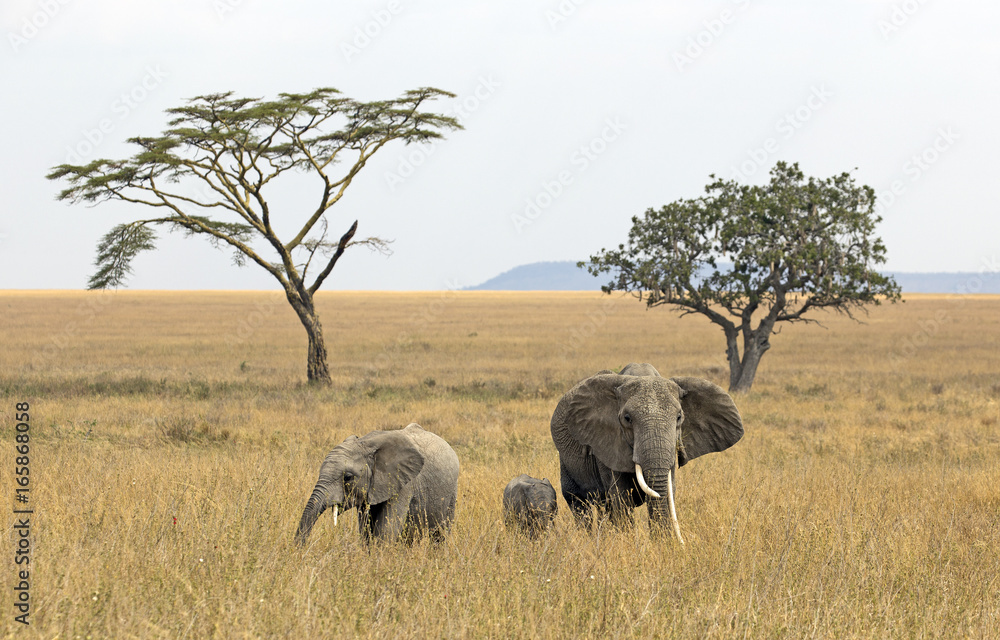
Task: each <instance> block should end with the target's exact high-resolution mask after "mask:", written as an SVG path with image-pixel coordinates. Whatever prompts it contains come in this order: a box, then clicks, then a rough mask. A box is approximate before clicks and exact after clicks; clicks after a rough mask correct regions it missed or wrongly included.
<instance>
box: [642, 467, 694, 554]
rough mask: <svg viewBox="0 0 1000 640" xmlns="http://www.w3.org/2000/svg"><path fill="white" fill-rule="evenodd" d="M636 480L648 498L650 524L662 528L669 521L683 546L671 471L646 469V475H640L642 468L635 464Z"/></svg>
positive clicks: (666, 469)
mask: <svg viewBox="0 0 1000 640" xmlns="http://www.w3.org/2000/svg"><path fill="white" fill-rule="evenodd" d="M647 475H648V479H647V478H646V476H647ZM636 479H637V480H639V486H640V487H642V490H643V491H645V493H646V494H647V495H648V496H649V516H650V523H651V524H652V525H653V526H654V527H655V526H663V525H665V524H666V522H667V520H668V519H669V521H670V525H671V528H672V529H673V532H674V534H675V535H676V536H677V540H678V541H680V543H681V544H684V538H683V537H682V536H681V527H680V523H679V522H678V521H677V508H676V506H675V505H674V486H673V469H669V468H663V469H655V468H654V469H647V470H646V473H645V474H642V468H641V467H640V466H639V465H638V464H637V465H636ZM647 483H648V485H647ZM643 485H647V486H643ZM647 488H648V489H649V490H648V491H647V490H646V489H647Z"/></svg>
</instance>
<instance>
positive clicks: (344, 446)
mask: <svg viewBox="0 0 1000 640" xmlns="http://www.w3.org/2000/svg"><path fill="white" fill-rule="evenodd" d="M457 495H458V456H457V455H455V451H454V450H453V449H452V448H451V446H449V445H448V443H447V442H445V441H444V440H442V439H441V438H440V437H438V436H436V435H434V434H433V433H430V432H428V431H424V430H423V429H422V428H421V427H420V425H418V424H416V423H412V424H410V425H409V426H408V427H406V428H405V429H398V430H395V431H372V432H371V433H369V434H368V435H366V436H364V437H361V438H359V437H358V436H350V437H349V438H347V439H346V440H344V441H343V442H341V443H340V444H339V445H337V446H336V447H335V448H334V449H333V451H331V452H330V453H328V454H327V456H326V458H325V459H324V460H323V464H322V465H321V466H320V469H319V481H318V482H316V487H315V488H314V489H313V492H312V495H311V496H310V497H309V502H307V503H306V508H305V510H304V511H303V512H302V519H301V520H300V521H299V528H298V530H297V531H296V533H295V539H296V541H297V542H298V543H299V544H305V541H306V538H307V537H308V536H309V532H310V531H311V530H312V528H313V525H314V524H316V519H317V518H319V516H320V514H322V513H323V511H325V510H326V509H328V508H333V524H334V525H336V524H337V515H338V512H339V511H340V510H344V511H346V510H347V509H351V508H352V507H357V509H358V528H359V530H360V531H361V538H362V540H364V541H365V542H366V543H367V542H372V541H373V540H385V541H395V540H399V541H402V542H405V543H407V544H410V543H412V542H413V541H414V540H419V539H420V538H421V536H422V535H423V533H424V532H425V531H426V532H429V535H430V537H431V539H432V540H442V539H444V536H445V535H446V534H447V533H448V530H449V529H450V528H451V522H452V520H453V519H454V517H455V500H456V497H457Z"/></svg>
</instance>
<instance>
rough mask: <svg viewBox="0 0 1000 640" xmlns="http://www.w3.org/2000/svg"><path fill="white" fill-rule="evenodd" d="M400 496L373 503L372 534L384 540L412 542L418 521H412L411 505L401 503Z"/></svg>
mask: <svg viewBox="0 0 1000 640" xmlns="http://www.w3.org/2000/svg"><path fill="white" fill-rule="evenodd" d="M398 498H399V496H397V497H396V498H393V499H392V500H388V501H386V502H383V503H381V504H377V505H372V508H371V511H372V527H371V529H372V536H373V537H375V538H378V539H379V540H382V541H384V542H395V541H397V540H398V541H402V542H405V543H407V544H412V543H413V539H414V535H415V530H416V526H417V524H418V523H417V522H411V518H410V517H409V511H410V509H409V505H408V504H405V503H404V504H400V502H401V500H399V499H398Z"/></svg>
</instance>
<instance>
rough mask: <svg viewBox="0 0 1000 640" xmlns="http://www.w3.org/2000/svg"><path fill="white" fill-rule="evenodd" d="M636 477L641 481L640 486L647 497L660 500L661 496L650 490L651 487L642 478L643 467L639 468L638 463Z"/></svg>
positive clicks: (637, 464) (636, 464)
mask: <svg viewBox="0 0 1000 640" xmlns="http://www.w3.org/2000/svg"><path fill="white" fill-rule="evenodd" d="M635 477H636V479H637V480H638V481H639V486H640V487H641V488H642V490H643V492H644V493H645V494H646V495H648V496H651V497H653V498H659V497H660V494H658V493H656V492H655V491H653V490H652V489H650V488H649V485H648V484H646V479H645V478H643V477H642V467H640V466H639V463H638V462H636V463H635ZM671 504H673V503H671Z"/></svg>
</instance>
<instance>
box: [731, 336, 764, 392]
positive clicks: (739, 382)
mask: <svg viewBox="0 0 1000 640" xmlns="http://www.w3.org/2000/svg"><path fill="white" fill-rule="evenodd" d="M770 333H771V330H770V328H767V329H766V330H765V329H763V328H758V329H757V331H750V332H748V333H747V334H745V335H744V340H743V358H742V359H741V358H740V357H739V350H738V348H737V347H736V339H735V337H734V338H733V339H731V340H728V343H729V344H728V348H727V351H726V355H727V357H728V358H729V392H730V393H746V392H748V391H750V387H752V386H753V380H754V377H756V375H757V366H758V365H759V364H760V359H761V358H763V357H764V352H765V351H767V350H768V349H770V348H771V343H770V340H769V339H768V338H769V337H770Z"/></svg>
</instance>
